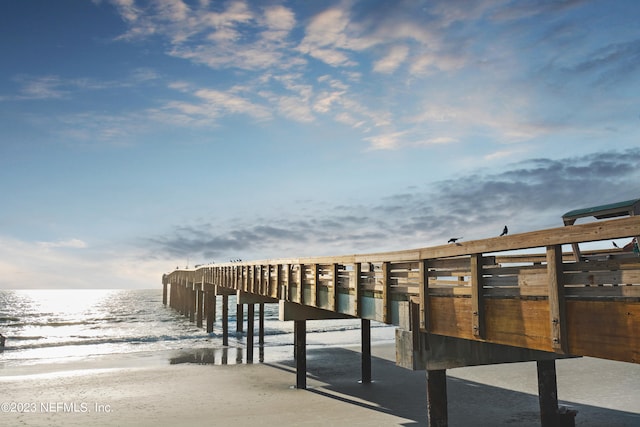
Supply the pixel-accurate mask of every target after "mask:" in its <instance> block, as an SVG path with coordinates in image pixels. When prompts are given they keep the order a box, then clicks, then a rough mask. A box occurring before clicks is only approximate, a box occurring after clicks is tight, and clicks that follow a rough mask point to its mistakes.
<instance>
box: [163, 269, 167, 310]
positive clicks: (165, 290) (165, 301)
mask: <svg viewBox="0 0 640 427" xmlns="http://www.w3.org/2000/svg"><path fill="white" fill-rule="evenodd" d="M162 280H163V281H164V280H165V279H164V275H162ZM162 305H167V283H166V282H165V283H163V284H162Z"/></svg>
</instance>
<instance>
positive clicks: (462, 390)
mask: <svg viewBox="0 0 640 427" xmlns="http://www.w3.org/2000/svg"><path fill="white" fill-rule="evenodd" d="M231 350H232V353H234V354H238V353H241V352H242V349H241V348H239V349H231ZM268 350H269V349H268V348H267V349H266V351H268ZM188 352H189V350H184V351H183V355H184V354H188ZM171 354H173V355H175V354H176V353H175V352H174V353H170V352H166V353H165V354H155V355H146V356H143V357H140V358H137V359H136V358H135V357H131V356H129V357H126V358H121V359H120V360H117V358H113V357H104V358H100V359H96V360H91V361H84V362H78V361H74V362H69V363H66V364H65V363H61V364H57V365H46V366H39V367H32V369H31V370H30V371H29V369H28V368H23V369H24V370H23V371H22V372H21V373H16V372H11V373H8V372H5V371H6V369H5V370H2V371H0V374H1V375H2V376H0V387H2V389H3V393H2V394H3V402H2V404H3V407H4V408H3V411H2V413H0V422H2V424H3V425H29V426H86V425H103V426H134V425H135V426H147V425H148V426H152V425H153V426H156V427H158V426H172V425H193V426H199V425H234V426H254V425H262V426H289V425H296V426H300V425H302V426H327V425H333V426H342V425H345V426H346V425H349V426H360V425H362V426H365V425H366V426H390V425H399V426H400V425H402V426H426V425H427V422H426V379H425V372H424V371H409V370H406V369H403V368H399V367H397V366H395V363H394V358H395V346H394V345H393V344H390V343H385V344H379V345H375V344H374V345H373V346H372V354H373V360H372V377H373V382H372V383H371V384H361V383H360V382H359V379H360V357H361V356H360V353H359V349H358V348H357V347H355V346H353V347H326V348H316V349H311V350H309V351H308V361H307V369H308V374H307V385H308V388H307V389H306V390H298V389H296V388H295V387H294V384H295V365H294V361H293V357H291V358H290V359H284V360H281V361H276V362H274V361H268V360H269V358H267V361H266V362H264V363H260V362H255V363H246V361H243V362H240V363H237V362H238V360H233V358H232V357H230V358H229V360H231V363H229V364H227V365H224V364H222V363H221V361H220V362H219V363H220V364H211V363H193V362H190V363H181V362H178V363H173V364H172V363H171V360H172V359H171V358H168V359H167V358H166V357H167V356H169V355H171ZM195 354H197V353H195ZM174 360H175V358H174ZM184 360H188V358H187V359H184ZM557 369H558V394H559V400H560V402H561V403H562V404H566V405H568V406H570V407H572V408H574V409H576V410H578V416H577V418H576V425H578V426H600V425H605V424H606V425H608V426H616V427H622V426H632V425H638V423H639V422H640V402H638V399H637V395H638V391H640V390H639V389H638V388H639V387H640V385H638V384H640V382H638V379H640V366H638V365H634V364H628V363H620V362H611V361H603V360H598V359H591V358H579V359H568V360H561V361H558V362H557ZM447 373H448V383H447V387H448V399H449V423H450V425H451V426H456V425H457V426H467V425H469V426H471V425H473V426H482V425H486V426H514V425H517V426H538V425H539V418H538V398H537V382H536V381H537V380H536V370H535V362H526V363H512V364H503V365H493V366H481V367H470V368H458V369H451V370H449V371H447ZM7 403H8V404H10V405H13V407H9V408H8V410H6V409H7V407H6V404H7Z"/></svg>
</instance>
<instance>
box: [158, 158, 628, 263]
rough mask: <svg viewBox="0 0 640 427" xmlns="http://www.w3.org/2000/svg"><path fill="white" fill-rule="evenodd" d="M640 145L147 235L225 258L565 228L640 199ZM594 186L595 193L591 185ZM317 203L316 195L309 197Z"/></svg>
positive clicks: (336, 251) (339, 251)
mask: <svg viewBox="0 0 640 427" xmlns="http://www.w3.org/2000/svg"><path fill="white" fill-rule="evenodd" d="M639 162H640V149H629V150H625V151H603V152H596V153H593V154H588V155H584V156H577V157H568V158H563V159H549V158H538V159H531V160H527V161H523V162H517V163H511V164H506V165H504V168H503V169H502V171H501V172H493V171H490V170H476V171H471V172H470V173H468V174H466V175H462V176H458V177H455V178H452V179H447V180H443V181H436V182H424V183H422V184H420V185H417V186H412V187H409V188H407V189H402V191H399V192H398V193H396V194H388V195H386V196H385V195H382V196H381V197H378V198H377V199H375V201H369V202H367V203H366V204H362V203H355V202H354V203H353V204H340V205H334V206H326V204H324V203H317V204H318V205H319V206H323V208H322V209H320V208H316V209H314V211H313V212H314V213H313V214H312V215H309V214H308V212H307V211H302V210H300V211H295V210H292V211H291V212H290V214H289V215H288V217H287V218H286V219H284V218H280V217H273V218H252V217H248V218H244V219H243V220H242V221H241V220H236V221H234V224H233V226H230V227H229V226H227V225H225V224H211V223H206V224H201V225H198V224H195V225H193V226H190V227H179V228H178V227H177V228H175V229H174V230H173V231H171V232H170V233H167V235H166V236H163V237H153V238H150V239H148V244H149V246H148V250H150V251H151V252H153V253H159V254H164V256H166V257H177V258H181V259H184V258H186V257H187V256H190V257H191V259H197V258H202V259H204V260H211V259H218V260H219V261H226V260H227V259H232V258H242V259H245V260H248V259H263V258H286V257H299V256H323V255H345V254H349V253H369V252H378V251H385V250H399V249H410V248H414V247H425V246H433V245H438V244H444V243H446V241H447V239H448V238H449V237H451V236H452V235H454V234H455V235H458V234H459V235H464V237H465V239H467V240H471V239H482V238H487V237H495V236H497V235H498V234H499V233H500V231H501V230H502V227H503V226H504V225H505V224H508V225H509V229H510V230H511V231H512V233H521V232H527V231H534V230H536V229H542V228H550V227H558V226H562V219H561V216H562V214H564V213H566V212H568V211H569V210H572V209H578V208H583V207H588V206H596V205H600V204H604V203H613V202H618V201H622V200H628V199H634V198H638V197H640V170H638V167H637V165H638V164H639ZM586 190H588V191H586ZM310 203H311V204H313V205H315V204H316V201H310Z"/></svg>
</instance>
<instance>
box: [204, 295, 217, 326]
mask: <svg viewBox="0 0 640 427" xmlns="http://www.w3.org/2000/svg"><path fill="white" fill-rule="evenodd" d="M205 295H206V298H207V333H211V332H213V323H214V322H215V319H216V294H215V292H214V291H207V292H205Z"/></svg>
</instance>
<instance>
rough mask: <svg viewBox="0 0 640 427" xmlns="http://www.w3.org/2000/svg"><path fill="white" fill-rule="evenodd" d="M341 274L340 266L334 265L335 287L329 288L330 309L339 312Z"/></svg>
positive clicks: (332, 273)
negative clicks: (339, 278) (339, 277)
mask: <svg viewBox="0 0 640 427" xmlns="http://www.w3.org/2000/svg"><path fill="white" fill-rule="evenodd" d="M339 274H340V272H339V269H338V264H336V263H333V265H332V266H331V277H332V278H333V286H332V287H330V288H329V309H330V310H333V311H338V281H339V280H338V276H339Z"/></svg>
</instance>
